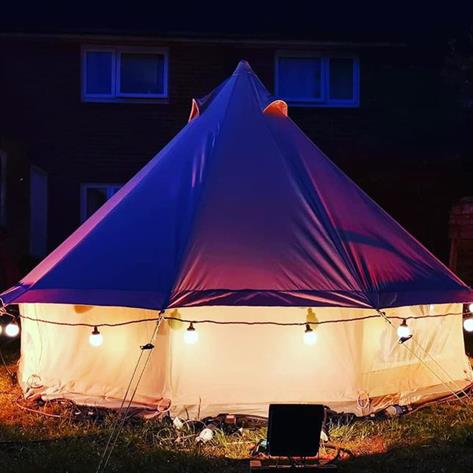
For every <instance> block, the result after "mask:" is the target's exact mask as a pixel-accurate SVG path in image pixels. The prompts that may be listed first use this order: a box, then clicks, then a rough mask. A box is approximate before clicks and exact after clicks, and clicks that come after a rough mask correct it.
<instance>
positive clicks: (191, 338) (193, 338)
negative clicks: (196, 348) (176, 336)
mask: <svg viewBox="0 0 473 473" xmlns="http://www.w3.org/2000/svg"><path fill="white" fill-rule="evenodd" d="M197 340H199V334H198V333H197V330H196V329H195V328H194V325H193V324H192V322H191V323H190V325H189V327H188V329H187V330H186V331H185V332H184V342H185V343H187V345H195V344H196V343H197Z"/></svg>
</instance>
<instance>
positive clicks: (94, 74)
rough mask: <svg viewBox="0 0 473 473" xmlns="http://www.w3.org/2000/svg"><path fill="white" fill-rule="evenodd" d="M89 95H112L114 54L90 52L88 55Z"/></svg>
mask: <svg viewBox="0 0 473 473" xmlns="http://www.w3.org/2000/svg"><path fill="white" fill-rule="evenodd" d="M85 90H86V93H87V94H98V95H110V94H111V93H112V53H111V52H105V51H88V52H87V53H86V87H85Z"/></svg>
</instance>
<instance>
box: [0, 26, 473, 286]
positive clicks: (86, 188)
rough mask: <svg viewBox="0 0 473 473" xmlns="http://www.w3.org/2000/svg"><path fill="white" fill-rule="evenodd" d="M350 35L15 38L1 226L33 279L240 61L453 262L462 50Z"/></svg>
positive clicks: (464, 124) (465, 182)
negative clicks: (453, 58)
mask: <svg viewBox="0 0 473 473" xmlns="http://www.w3.org/2000/svg"><path fill="white" fill-rule="evenodd" d="M334 36H336V33H334V34H333V35H332V36H330V37H327V36H323V35H322V36H321V37H320V38H318V37H317V35H314V34H312V35H310V37H307V35H300V34H299V33H294V32H290V33H289V34H284V35H282V34H281V35H278V34H274V33H273V34H269V33H268V34H258V35H252V34H249V33H248V32H245V33H242V34H232V35H225V34H220V33H213V34H210V33H208V32H192V33H189V32H187V33H173V32H169V31H168V32H166V34H161V33H160V32H159V31H153V32H149V30H146V31H136V30H131V29H130V31H126V30H125V31H124V30H123V29H119V30H114V29H107V30H103V31H102V30H100V29H97V28H96V29H93V30H91V29H87V28H82V29H77V28H71V29H70V30H67V29H66V30H64V29H62V30H60V31H59V30H57V29H55V28H49V29H48V27H45V28H44V29H43V30H41V31H36V30H34V29H31V28H23V29H18V28H16V29H15V28H3V32H2V33H1V34H0V71H1V72H0V108H1V116H0V159H1V192H0V206H1V209H0V210H1V213H0V217H1V219H0V224H1V225H2V226H3V228H6V229H7V232H8V235H9V237H8V238H9V240H10V243H11V242H12V241H13V243H14V246H15V247H16V254H17V255H18V257H22V259H23V261H26V263H24V265H23V266H25V265H28V264H29V262H28V261H29V260H28V259H26V260H25V257H27V256H28V257H33V258H41V257H43V256H45V254H46V253H47V252H48V251H50V250H51V249H53V248H54V247H55V246H56V245H57V244H59V243H60V242H61V241H62V240H63V239H64V238H65V237H67V236H68V235H69V234H70V233H71V232H72V231H73V230H74V229H75V228H77V226H78V225H79V224H80V223H81V222H82V221H83V220H84V219H86V218H87V217H88V216H89V215H90V214H91V213H92V212H93V211H94V210H96V209H97V208H98V206H100V205H101V204H102V203H103V202H104V201H105V200H106V199H107V198H109V197H110V196H111V195H112V194H113V193H114V192H115V191H116V190H117V189H118V188H119V187H120V186H121V185H122V184H123V183H125V182H126V181H127V180H128V179H130V177H132V176H133V174H134V173H136V172H137V171H138V170H139V169H140V168H141V167H142V166H143V165H144V164H145V163H146V162H147V161H148V160H149V159H151V158H152V157H153V156H154V155H155V154H156V153H157V152H158V151H159V150H160V149H161V148H162V147H163V146H164V145H165V144H166V143H167V142H168V141H169V140H170V139H171V138H172V137H173V136H174V135H175V134H176V133H177V132H178V131H179V130H180V129H181V128H182V127H183V126H184V125H185V124H186V121H187V117H188V115H189V111H190V106H191V100H192V98H193V97H199V96H202V95H205V94H207V93H208V92H209V91H210V90H211V89H212V88H214V87H216V86H217V85H218V84H219V83H220V82H221V81H223V80H224V79H225V78H226V77H227V76H228V75H229V74H230V73H231V72H232V71H233V69H234V68H235V66H236V65H237V63H238V61H239V60H240V59H246V60H248V61H249V63H250V64H251V66H252V67H253V69H254V70H255V72H256V73H257V74H258V75H259V77H260V78H261V80H262V81H263V82H264V84H265V85H266V86H267V87H268V88H269V89H270V90H271V91H273V92H274V94H275V95H276V96H278V97H281V98H283V99H285V100H286V101H287V102H288V103H289V114H290V117H291V118H292V119H293V120H295V122H296V123H297V124H298V125H299V126H300V127H301V128H302V129H303V130H304V132H305V133H306V134H307V135H308V136H309V137H310V138H311V139H312V140H313V141H314V142H315V143H317V144H318V146H319V147H320V148H321V149H322V150H324V151H325V152H326V154H327V155H328V156H329V157H330V158H331V159H332V160H333V161H334V162H335V163H337V164H338V165H339V166H340V167H341V168H342V169H343V170H344V171H345V172H346V173H347V174H348V175H349V176H351V177H352V178H353V180H355V181H356V182H357V183H358V184H359V185H360V186H361V187H362V188H363V189H364V190H365V191H366V192H367V193H368V194H370V195H371V196H372V197H373V198H374V199H375V200H376V201H377V202H378V203H379V204H380V205H381V206H382V207H384V208H385V209H386V210H387V211H388V212H389V213H390V214H391V215H393V216H394V217H395V218H396V219H397V220H398V221H399V222H400V223H401V224H402V225H403V226H404V227H405V228H406V229H408V230H409V231H410V232H411V233H412V234H413V235H414V236H415V237H416V238H418V239H419V240H420V241H421V242H423V243H424V244H425V245H426V246H427V247H428V248H429V249H430V250H431V251H432V252H433V253H435V254H436V255H437V256H439V257H440V258H441V259H443V260H444V261H445V262H447V261H448V250H449V242H448V217H449V211H450V209H451V207H452V206H453V204H454V203H455V202H456V201H458V200H459V199H460V198H462V197H464V196H467V195H472V194H473V191H472V174H471V156H472V152H473V151H472V150H473V144H472V137H471V131H472V115H473V112H472V109H471V108H469V107H464V106H462V105H461V104H459V103H458V101H456V100H455V98H454V97H453V95H452V91H451V88H450V87H449V86H448V84H447V83H446V81H445V79H444V75H443V70H444V67H445V57H446V55H447V39H448V38H447V37H441V38H439V37H436V41H435V44H434V45H433V44H432V42H430V41H427V40H426V38H423V40H422V41H416V40H412V38H403V37H402V35H401V37H399V35H398V36H397V37H396V38H391V37H390V38H388V39H385V38H384V37H383V35H381V34H379V32H373V34H371V35H370V34H368V33H367V32H366V30H364V34H363V36H360V35H359V34H358V35H356V34H355V35H353V36H352V37H350V35H348V37H346V36H344V37H342V36H340V39H337V38H336V37H335V38H334ZM10 243H9V244H10ZM0 257H1V255H0ZM17 260H18V259H17ZM0 264H1V262H0ZM7 264H10V265H11V264H13V263H11V262H10V263H7ZM22 269H23V268H22ZM12 277H13V276H11V277H9V276H8V275H6V276H5V277H4V279H5V281H4V282H2V281H0V284H3V283H4V284H8V283H9V282H13V281H9V279H11V278H12Z"/></svg>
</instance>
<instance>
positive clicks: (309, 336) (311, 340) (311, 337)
mask: <svg viewBox="0 0 473 473" xmlns="http://www.w3.org/2000/svg"><path fill="white" fill-rule="evenodd" d="M316 342H317V334H316V333H315V332H314V330H312V329H311V328H310V325H309V324H306V325H305V331H304V343H305V344H306V345H315V343H316Z"/></svg>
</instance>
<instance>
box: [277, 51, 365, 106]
mask: <svg viewBox="0 0 473 473" xmlns="http://www.w3.org/2000/svg"><path fill="white" fill-rule="evenodd" d="M281 58H314V59H321V87H320V90H321V98H313V97H289V98H285V97H284V96H282V95H281V93H280V91H279V60H280V59H281ZM335 58H337V59H351V60H353V98H352V99H348V100H347V99H332V98H330V60H331V59H335ZM274 89H275V95H276V96H277V97H280V98H281V99H283V100H285V101H286V102H287V103H288V104H290V105H293V106H297V107H344V108H356V107H359V106H360V60H359V58H358V56H355V55H353V54H340V53H333V54H331V53H327V54H322V53H319V52H310V51H278V52H277V53H276V56H275V60H274Z"/></svg>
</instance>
